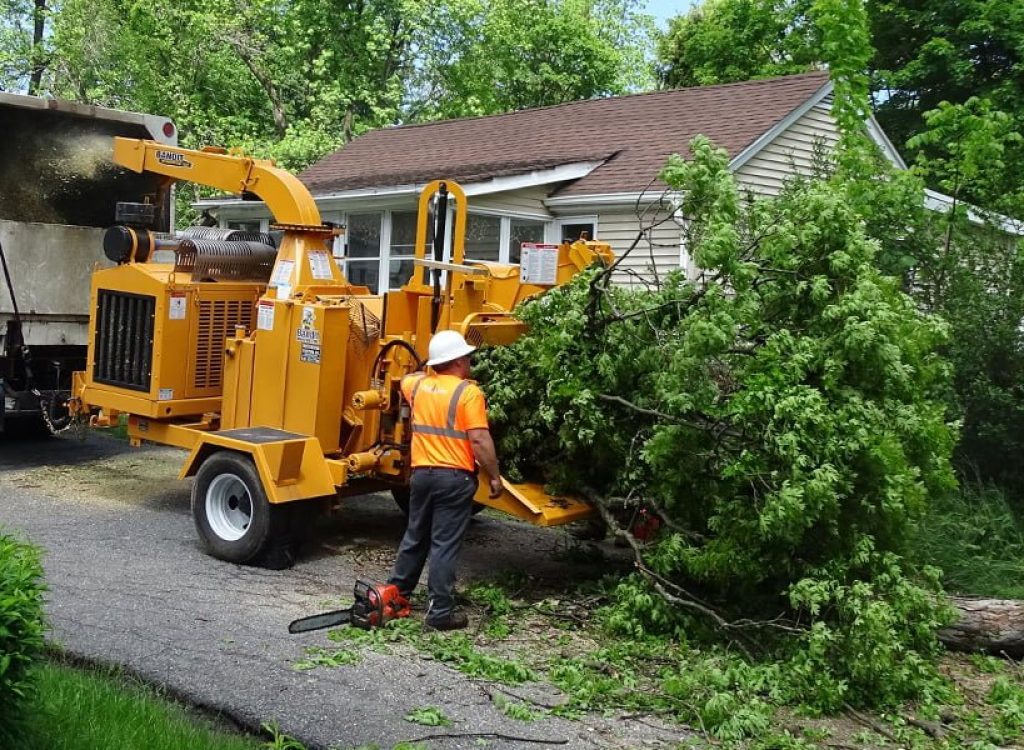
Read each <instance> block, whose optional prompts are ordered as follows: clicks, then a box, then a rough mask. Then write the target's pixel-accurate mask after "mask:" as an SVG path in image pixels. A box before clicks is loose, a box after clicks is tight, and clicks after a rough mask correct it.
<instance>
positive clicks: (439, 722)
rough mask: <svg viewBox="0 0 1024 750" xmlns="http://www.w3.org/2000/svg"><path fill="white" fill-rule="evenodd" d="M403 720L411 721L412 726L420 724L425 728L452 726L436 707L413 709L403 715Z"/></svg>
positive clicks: (450, 721)
mask: <svg viewBox="0 0 1024 750" xmlns="http://www.w3.org/2000/svg"><path fill="white" fill-rule="evenodd" d="M405 720H406V721H411V722H412V723H413V724H422V725H423V726H425V727H450V726H451V725H452V720H451V719H449V718H448V717H447V716H445V715H444V712H442V711H441V709H440V708H437V707H436V706H421V707H419V708H414V709H413V710H412V711H410V712H409V713H407V714H406V715H405Z"/></svg>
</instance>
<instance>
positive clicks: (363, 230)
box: [345, 213, 381, 258]
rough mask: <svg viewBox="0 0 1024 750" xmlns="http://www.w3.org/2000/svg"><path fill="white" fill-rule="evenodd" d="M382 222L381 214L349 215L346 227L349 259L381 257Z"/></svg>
mask: <svg viewBox="0 0 1024 750" xmlns="http://www.w3.org/2000/svg"><path fill="white" fill-rule="evenodd" d="M380 220H381V215H380V214H379V213H374V214H349V215H348V224H347V225H346V226H345V237H346V238H347V240H346V242H347V244H348V257H350V258H379V257H380Z"/></svg>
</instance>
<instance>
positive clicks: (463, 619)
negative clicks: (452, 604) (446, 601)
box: [423, 609, 469, 632]
mask: <svg viewBox="0 0 1024 750" xmlns="http://www.w3.org/2000/svg"><path fill="white" fill-rule="evenodd" d="M468 625H469V618H468V617H467V616H466V613H465V612H463V611H462V610H461V609H453V610H452V611H451V612H449V613H448V614H447V615H446V616H444V617H441V618H440V619H437V620H424V621H423V630H424V632H430V631H433V630H461V629H462V628H465V627H467V626H468Z"/></svg>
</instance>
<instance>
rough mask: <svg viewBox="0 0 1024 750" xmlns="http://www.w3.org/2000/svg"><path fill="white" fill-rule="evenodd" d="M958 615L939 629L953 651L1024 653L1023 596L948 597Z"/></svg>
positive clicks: (941, 639) (1009, 654)
mask: <svg viewBox="0 0 1024 750" xmlns="http://www.w3.org/2000/svg"><path fill="white" fill-rule="evenodd" d="M951 599H952V601H953V605H954V606H955V607H956V608H957V611H958V612H959V615H960V616H959V619H958V620H957V621H956V622H955V623H954V624H953V625H950V626H949V627H948V628H944V629H943V630H940V631H939V640H940V641H942V642H943V643H944V644H945V645H946V647H947V648H949V649H951V650H953V651H983V652H985V653H989V654H996V655H999V654H1005V655H1007V656H1011V657H1014V658H1020V657H1022V656H1024V600H1019V599H981V598H974V597H965V596H954V597H951Z"/></svg>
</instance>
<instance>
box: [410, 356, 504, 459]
mask: <svg viewBox="0 0 1024 750" xmlns="http://www.w3.org/2000/svg"><path fill="white" fill-rule="evenodd" d="M402 394H403V395H404V396H405V398H406V400H408V402H409V403H410V404H411V405H412V467H413V468H414V469H415V468H419V467H426V466H435V467H442V468H450V469H462V470H464V471H475V470H476V458H475V457H474V455H473V446H472V444H471V443H470V440H469V430H475V429H487V407H486V404H485V402H484V396H483V392H482V391H481V390H480V387H479V386H478V385H477V384H476V383H474V382H472V381H471V380H462V379H460V378H457V377H456V376H454V375H426V374H423V373H419V374H416V375H410V376H408V377H406V378H405V379H404V380H403V381H402Z"/></svg>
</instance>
